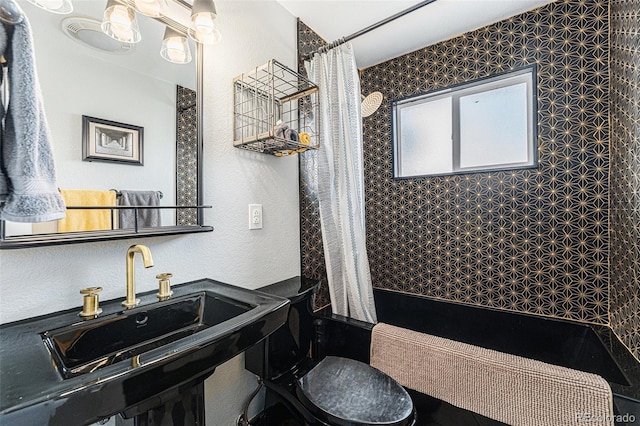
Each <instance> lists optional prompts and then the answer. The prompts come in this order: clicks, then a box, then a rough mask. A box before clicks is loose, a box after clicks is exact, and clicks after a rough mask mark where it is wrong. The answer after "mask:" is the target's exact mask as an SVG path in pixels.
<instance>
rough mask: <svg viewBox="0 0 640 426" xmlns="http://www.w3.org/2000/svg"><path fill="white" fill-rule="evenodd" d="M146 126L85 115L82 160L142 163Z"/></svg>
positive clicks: (139, 164)
mask: <svg viewBox="0 0 640 426" xmlns="http://www.w3.org/2000/svg"><path fill="white" fill-rule="evenodd" d="M143 130H144V128H143V127H140V126H133V125H131V124H124V123H116V122H115V121H109V120H103V119H101V118H95V117H89V116H86V115H83V116H82V160H83V161H107V162H110V163H122V164H133V165H136V166H142V159H143V157H142V152H143V150H142V142H143V141H142V139H143V138H142V136H143Z"/></svg>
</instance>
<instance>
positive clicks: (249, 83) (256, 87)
mask: <svg viewBox="0 0 640 426" xmlns="http://www.w3.org/2000/svg"><path fill="white" fill-rule="evenodd" d="M233 85H234V108H233V111H234V141H233V145H234V146H235V147H237V148H242V149H246V150H249V151H255V152H261V153H266V154H272V155H276V156H279V157H283V156H288V155H292V154H295V153H301V152H304V151H306V150H307V149H317V148H318V146H319V142H320V139H319V137H320V135H319V130H320V126H319V121H318V120H319V104H318V86H316V85H315V84H313V83H312V82H311V81H309V80H308V79H307V78H306V77H305V76H303V75H301V74H298V73H297V72H295V71H293V70H291V69H289V68H287V67H286V66H285V65H283V64H281V63H280V62H278V61H276V60H275V59H272V60H270V61H269V62H267V63H266V64H264V65H261V66H259V67H256V68H255V69H253V70H251V71H249V72H246V73H244V74H241V75H239V76H238V77H236V78H235V79H234V80H233Z"/></svg>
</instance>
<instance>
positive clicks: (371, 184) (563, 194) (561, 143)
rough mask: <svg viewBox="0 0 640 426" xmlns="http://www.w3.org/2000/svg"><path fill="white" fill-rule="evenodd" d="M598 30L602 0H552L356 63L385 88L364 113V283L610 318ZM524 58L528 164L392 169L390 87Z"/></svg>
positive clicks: (605, 130)
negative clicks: (528, 93)
mask: <svg viewBox="0 0 640 426" xmlns="http://www.w3.org/2000/svg"><path fill="white" fill-rule="evenodd" d="M608 32H609V17H608V4H607V2H606V1H601V0H594V1H591V0H590V1H584V0H564V1H563V0H560V1H558V2H555V3H552V4H549V5H547V6H544V7H542V8H539V9H536V10H533V11H529V12H526V13H523V14H521V15H518V16H516V17H513V18H510V19H507V20H504V21H501V22H498V23H495V24H492V25H489V26H487V27H484V28H481V29H479V30H476V31H472V32H469V33H466V34H463V35H461V36H459V37H456V38H453V39H450V40H447V41H444V42H441V43H438V44H436V45H432V46H429V47H425V48H423V49H420V50H417V51H415V52H412V53H409V54H406V55H403V56H401V57H398V58H394V59H392V60H389V61H387V62H384V63H382V64H379V65H376V66H373V67H370V68H367V69H364V70H362V71H361V72H360V79H361V87H362V93H363V94H364V95H367V94H369V93H371V92H374V91H380V92H382V94H383V97H384V101H383V104H382V106H381V107H380V109H378V111H377V112H376V113H374V114H373V115H371V116H370V117H367V118H364V120H363V126H364V129H363V130H364V132H363V133H364V152H365V158H364V167H365V188H366V194H365V197H366V225H367V251H368V254H369V263H370V268H371V275H372V280H373V286H374V287H376V288H385V289H390V290H395V291H400V292H408V293H413V294H418V295H421V296H424V297H429V298H439V299H446V300H449V301H454V302H458V303H466V304H475V305H481V306H489V307H493V308H499V309H506V310H512V311H517V312H524V313H530V314H537V315H545V316H551V317H559V318H566V319H572V320H578V321H583V322H593V323H599V324H608V322H609V319H608V304H609V271H608V261H609V235H608V227H609V217H608V190H609V181H608V174H609V124H608V119H609V71H608V60H609V58H608V55H609V46H608ZM299 37H300V39H301V41H302V42H301V43H299V44H301V45H302V47H303V48H304V38H305V34H304V31H301V32H300V34H299ZM534 63H535V64H536V65H537V85H538V87H537V96H538V145H539V166H538V168H537V169H534V170H515V171H501V172H491V173H474V174H465V175H455V176H441V177H429V178H412V179H403V180H394V179H393V167H392V142H391V122H390V109H389V103H390V101H391V100H393V99H398V98H401V97H405V96H410V95H413V94H418V93H422V92H426V91H430V90H433V89H436V88H441V87H444V86H448V85H452V84H457V83H460V82H464V81H472V80H475V79H478V78H482V77H486V76H489V75H493V74H497V73H500V72H504V71H506V70H509V69H515V68H521V67H524V66H527V65H530V64H534ZM303 157H304V158H307V157H306V154H305V156H301V158H303ZM301 161H302V160H301ZM301 164H302V163H301ZM306 173H307V171H305V169H304V168H303V167H301V182H302V180H303V178H304V176H303V175H305V174H306ZM303 195H304V194H303V192H302V188H301V204H303V203H305V202H306V200H305V199H304V198H303ZM305 208H308V207H305V206H304V205H303V207H302V209H303V210H301V216H302V217H303V218H304V217H305V214H306V213H305ZM312 210H313V209H312ZM302 221H303V222H304V221H305V219H302ZM311 228H313V227H311ZM302 232H303V233H304V227H303V230H302ZM307 237H309V235H307ZM318 246H319V251H320V252H321V251H322V245H321V242H320V244H318V242H317V240H313V239H312V238H307V239H305V235H304V234H303V241H302V257H303V273H304V271H305V269H314V267H313V266H305V264H304V262H305V258H306V257H307V256H308V257H310V258H311V259H312V260H315V261H318V260H319V257H318ZM308 262H310V263H311V261H310V260H309V261H308ZM318 268H321V266H320V265H316V269H318Z"/></svg>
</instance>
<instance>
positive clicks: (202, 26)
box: [193, 13, 215, 35]
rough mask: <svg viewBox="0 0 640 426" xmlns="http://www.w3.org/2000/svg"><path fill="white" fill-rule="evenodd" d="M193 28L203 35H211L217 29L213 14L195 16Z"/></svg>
mask: <svg viewBox="0 0 640 426" xmlns="http://www.w3.org/2000/svg"><path fill="white" fill-rule="evenodd" d="M193 28H194V29H195V30H196V31H197V32H199V33H201V34H203V35H205V34H211V33H212V32H213V30H214V29H215V27H214V24H213V17H212V16H211V13H199V14H197V15H196V16H194V17H193Z"/></svg>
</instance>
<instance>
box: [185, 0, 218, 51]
mask: <svg viewBox="0 0 640 426" xmlns="http://www.w3.org/2000/svg"><path fill="white" fill-rule="evenodd" d="M216 16H217V12H216V5H215V4H214V3H213V0H193V7H192V8H191V24H190V25H189V37H191V38H192V39H193V40H195V41H197V42H198V43H203V44H216V43H219V42H220V40H221V39H222V35H221V34H220V31H218V29H217V28H216V26H215V25H214V23H213V20H214V19H216Z"/></svg>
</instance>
